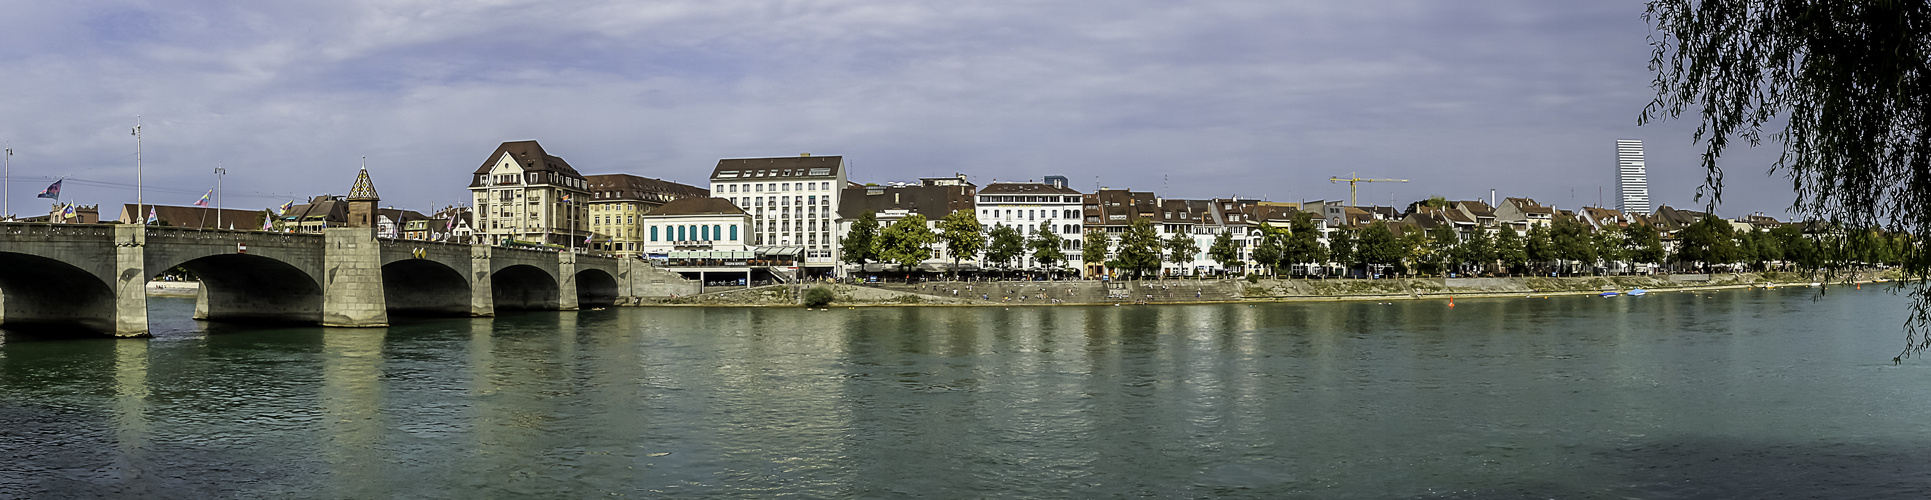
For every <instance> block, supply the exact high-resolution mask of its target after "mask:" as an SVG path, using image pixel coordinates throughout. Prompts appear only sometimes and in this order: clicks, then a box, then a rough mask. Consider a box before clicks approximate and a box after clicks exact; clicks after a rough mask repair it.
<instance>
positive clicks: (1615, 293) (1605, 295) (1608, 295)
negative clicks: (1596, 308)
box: [1596, 292, 1622, 297]
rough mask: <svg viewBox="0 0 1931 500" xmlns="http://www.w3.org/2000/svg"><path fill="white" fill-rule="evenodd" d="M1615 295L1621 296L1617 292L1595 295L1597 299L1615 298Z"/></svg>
mask: <svg viewBox="0 0 1931 500" xmlns="http://www.w3.org/2000/svg"><path fill="white" fill-rule="evenodd" d="M1617 295H1622V294H1621V293H1617V292H1603V293H1598V294H1596V296H1598V297H1615V296H1617Z"/></svg>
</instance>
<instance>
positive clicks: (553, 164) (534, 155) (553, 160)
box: [470, 141, 583, 186]
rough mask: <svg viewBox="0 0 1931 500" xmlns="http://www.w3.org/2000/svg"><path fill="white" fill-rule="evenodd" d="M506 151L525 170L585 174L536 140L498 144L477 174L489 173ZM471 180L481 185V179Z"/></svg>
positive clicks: (568, 175) (579, 176) (477, 170)
mask: <svg viewBox="0 0 1931 500" xmlns="http://www.w3.org/2000/svg"><path fill="white" fill-rule="evenodd" d="M504 153H508V154H509V155H510V157H511V158H515V159H516V164H517V165H518V166H521V167H523V171H524V172H554V173H557V174H560V175H563V176H564V177H577V178H582V177H583V174H579V173H577V169H575V168H572V167H570V163H569V162H566V161H563V159H562V158H558V157H555V156H550V154H549V153H546V152H544V151H543V145H541V144H537V143H536V141H511V142H505V143H503V144H502V145H500V146H497V147H496V151H495V152H493V153H490V154H489V158H485V159H483V166H480V167H476V174H478V175H481V174H487V173H489V170H490V168H491V167H495V166H496V160H499V159H502V158H503V154H504ZM470 182H471V184H470V185H471V186H480V185H481V184H478V182H480V181H470Z"/></svg>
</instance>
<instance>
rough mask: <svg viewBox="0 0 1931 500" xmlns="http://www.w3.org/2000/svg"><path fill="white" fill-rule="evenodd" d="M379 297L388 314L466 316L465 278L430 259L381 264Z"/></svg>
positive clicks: (468, 286)
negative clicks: (380, 294)
mask: <svg viewBox="0 0 1931 500" xmlns="http://www.w3.org/2000/svg"><path fill="white" fill-rule="evenodd" d="M382 295H383V297H384V298H385V299H386V300H387V301H388V304H387V307H388V310H389V314H392V315H405V316H468V315H469V295H470V284H469V279H467V278H465V277H464V276H463V273H462V272H461V271H457V270H456V269H454V268H451V267H449V265H448V264H446V263H443V262H440V261H437V260H433V259H406V260H397V261H394V262H390V263H387V264H383V265H382Z"/></svg>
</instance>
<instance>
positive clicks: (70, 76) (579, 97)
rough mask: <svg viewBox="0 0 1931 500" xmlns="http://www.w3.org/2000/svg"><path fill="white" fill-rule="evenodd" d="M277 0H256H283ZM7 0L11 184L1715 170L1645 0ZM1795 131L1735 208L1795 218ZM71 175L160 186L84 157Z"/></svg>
mask: <svg viewBox="0 0 1931 500" xmlns="http://www.w3.org/2000/svg"><path fill="white" fill-rule="evenodd" d="M257 4H259V5H257ZM8 11H9V12H8V15H7V16H5V17H4V18H0V95H5V96H7V98H6V99H4V100H0V140H6V141H9V143H10V145H11V147H12V148H13V149H14V150H15V155H14V156H13V168H12V178H13V182H12V187H11V189H10V190H9V192H10V193H11V195H12V198H13V199H12V201H11V206H12V210H13V211H14V212H15V213H19V214H22V215H34V214H39V213H44V211H43V210H44V208H45V207H46V204H45V203H44V201H45V200H36V199H34V198H33V195H34V194H35V193H37V192H38V191H39V190H40V189H41V188H43V187H45V186H46V184H47V182H49V181H50V180H51V179H52V178H54V177H59V176H72V177H75V178H77V179H82V180H88V181H96V182H110V183H124V184H131V183H133V182H134V179H135V168H134V163H135V162H134V149H135V144H134V140H133V137H132V136H130V135H129V128H130V127H132V126H133V124H134V117H135V115H142V117H143V118H142V120H143V124H144V138H145V140H144V151H145V154H144V157H145V161H144V163H145V176H144V177H145V180H144V182H145V184H146V185H148V186H150V187H151V188H152V189H151V190H149V191H148V192H147V195H146V198H147V200H148V201H149V202H151V203H163V204H176V205H183V204H187V203H190V202H192V201H193V200H194V199H195V198H197V197H198V196H199V193H200V192H202V191H205V190H207V189H208V188H210V187H212V185H213V184H214V181H213V178H212V173H211V172H212V169H213V168H214V167H216V166H217V165H219V166H222V167H225V168H227V169H228V172H229V175H228V176H227V177H226V180H225V185H226V191H227V193H228V196H227V201H226V203H225V204H226V205H227V206H229V207H231V208H259V207H269V206H274V205H279V204H280V203H281V202H282V201H286V200H287V199H289V198H297V199H306V197H308V196H312V195H317V194H327V193H333V194H342V193H346V192H347V191H348V188H349V184H350V183H351V182H352V181H353V179H354V175H355V169H356V168H357V166H358V164H359V162H360V161H361V158H362V157H364V156H366V157H368V165H369V168H370V172H371V174H372V175H373V177H374V179H375V181H376V185H377V187H378V189H379V190H380V191H381V193H382V196H383V199H384V204H386V205H393V206H397V207H402V208H413V209H418V210H426V209H429V208H432V207H435V206H441V205H445V204H452V203H457V202H460V201H462V200H464V199H465V198H466V191H465V190H464V186H465V185H466V181H467V174H468V173H469V172H470V171H472V170H474V169H475V168H476V167H477V166H478V165H479V164H481V163H483V161H484V160H485V159H486V158H485V157H486V156H487V155H488V154H489V153H490V151H491V150H493V149H494V148H495V146H496V145H497V144H498V143H500V142H503V141H509V140H525V139H536V140H539V141H541V142H542V143H543V145H544V146H545V148H546V149H548V150H549V151H550V152H551V153H552V154H555V155H558V156H562V157H564V158H565V159H567V160H569V161H570V162H571V164H572V165H574V166H576V167H577V168H578V169H579V170H581V171H583V172H584V173H593V174H594V173H619V172H621V173H631V174H637V175H643V176H649V177H658V178H664V179H669V180H674V181H680V182H686V183H691V184H698V185H702V184H703V183H704V180H705V179H704V176H705V175H707V174H708V173H709V170H710V168H711V167H712V166H713V165H714V164H715V163H716V162H717V160H718V159H719V158H740V157H756V156H778V155H795V154H799V153H803V152H810V153H813V154H815V155H844V156H846V157H847V158H848V159H849V161H850V165H851V172H852V177H853V180H857V181H860V182H887V181H910V180H914V179H916V178H918V177H925V176H942V175H950V174H952V173H954V172H962V173H966V174H969V175H971V176H972V177H973V180H974V181H975V182H978V183H980V184H981V185H983V184H985V183H987V182H989V181H991V180H994V179H999V180H1018V179H1037V178H1039V177H1041V176H1045V175H1065V176H1067V177H1069V178H1071V179H1072V180H1073V182H1074V187H1076V188H1079V189H1081V190H1091V189H1093V188H1094V187H1095V186H1100V185H1103V186H1107V187H1112V188H1123V187H1124V188H1132V189H1136V190H1153V191H1156V192H1159V193H1160V194H1161V195H1163V196H1167V197H1173V198H1206V197H1225V196H1241V197H1249V198H1251V197H1266V198H1270V199H1276V200H1282V201H1300V200H1314V199H1339V198H1345V197H1346V196H1347V186H1346V185H1345V184H1335V183H1331V182H1329V181H1328V180H1327V179H1328V178H1329V177H1331V176H1346V175H1347V174H1349V173H1359V174H1360V175H1361V176H1363V177H1389V178H1402V179H1409V180H1411V181H1412V182H1410V183H1406V184H1392V183H1390V184H1364V185H1363V189H1362V200H1363V203H1364V204H1365V203H1368V202H1375V203H1387V202H1388V201H1389V200H1390V199H1392V200H1393V201H1395V202H1396V203H1403V204H1405V203H1406V202H1408V201H1412V200H1415V199H1420V198H1425V197H1427V196H1430V195H1443V196H1447V197H1450V198H1454V199H1471V198H1477V197H1486V196H1488V193H1489V190H1490V189H1495V190H1497V191H1498V192H1499V194H1500V196H1527V197H1533V198H1536V199H1538V200H1540V201H1543V202H1546V203H1552V204H1555V205H1557V206H1560V207H1563V208H1574V207H1578V206H1582V205H1586V204H1595V202H1596V200H1597V199H1598V198H1597V193H1598V190H1599V189H1600V190H1601V192H1602V193H1603V198H1604V199H1605V200H1611V201H1609V203H1610V204H1611V205H1612V206H1613V189H1614V178H1613V176H1612V174H1613V171H1614V140H1615V139H1623V138H1635V139H1643V140H1644V141H1645V142H1646V145H1647V147H1648V149H1649V156H1648V160H1649V170H1650V177H1651V192H1652V199H1653V202H1654V203H1657V204H1669V205H1672V206H1678V207H1691V206H1699V205H1700V203H1698V202H1695V201H1693V199H1692V197H1693V196H1694V194H1695V188H1696V187H1697V186H1698V185H1700V184H1701V183H1702V180H1703V173H1702V170H1701V169H1700V167H1699V166H1698V165H1697V155H1698V153H1699V152H1700V151H1701V149H1700V147H1699V146H1697V145H1695V144H1692V143H1691V138H1690V133H1691V131H1692V130H1693V129H1694V125H1695V124H1694V123H1692V122H1684V121H1676V122H1667V123H1662V124H1652V125H1647V126H1641V127H1638V126H1637V125H1636V119H1637V116H1638V113H1639V112H1640V111H1641V110H1642V107H1643V105H1644V104H1646V103H1647V102H1648V101H1649V99H1650V98H1651V97H1652V95H1653V92H1652V90H1651V89H1650V88H1649V81H1650V79H1651V78H1652V74H1651V72H1650V71H1649V69H1648V68H1647V67H1646V66H1647V63H1648V61H1649V46H1648V42H1647V37H1648V36H1649V34H1650V32H1649V30H1648V29H1647V27H1646V26H1645V24H1644V23H1643V21H1642V19H1641V17H1640V15H1641V13H1642V11H1643V3H1642V2H1641V1H1640V0H1603V1H1594V2H1547V1H1507V0H1466V1H1455V2H1440V1H1392V0H1363V1H1355V2H1291V1H1253V2H1242V1H1190V2H1173V1H1152V0H1116V1H1109V2H1038V1H1027V2H1008V1H999V0H990V1H977V2H875V1H855V0H854V1H837V0H832V1H816V2H803V1H757V2H733V1H692V2H682V1H652V2H573V1H541V2H538V1H530V2H524V1H515V0H503V1H487V2H447V1H441V2H408V1H384V2H358V1H341V2H287V3H284V2H193V1H190V2H168V3H165V4H164V3H159V2H145V1H120V2H115V1H98V2H96V1H77V2H27V3H25V4H23V5H11V6H9V8H8ZM1775 154H1776V151H1775V146H1774V145H1767V146H1765V147H1760V148H1756V149H1754V150H1747V149H1746V150H1739V151H1734V152H1732V153H1731V154H1730V155H1729V156H1730V157H1729V158H1726V159H1725V161H1724V162H1723V163H1724V165H1725V166H1726V169H1727V170H1728V172H1729V177H1728V179H1727V183H1726V186H1727V189H1726V191H1725V197H1724V199H1725V202H1724V204H1723V205H1722V206H1721V207H1719V212H1721V213H1723V214H1725V215H1740V214H1743V213H1748V212H1759V211H1761V212H1769V213H1772V214H1777V215H1779V216H1783V213H1784V212H1783V209H1784V208H1785V207H1787V206H1789V205H1790V202H1791V201H1792V199H1793V195H1792V192H1791V190H1790V187H1789V182H1788V181H1786V180H1784V179H1783V178H1782V177H1781V176H1772V175H1770V174H1769V173H1768V168H1769V165H1770V162H1771V161H1772V160H1774V158H1775ZM66 188H67V189H66V192H65V194H66V196H65V197H64V198H63V200H65V201H76V202H81V203H87V204H92V203H104V204H109V205H112V204H114V203H131V202H132V201H133V198H134V193H133V190H132V189H131V188H124V187H119V186H110V185H100V184H89V183H82V182H75V183H69V184H68V185H67V186H66Z"/></svg>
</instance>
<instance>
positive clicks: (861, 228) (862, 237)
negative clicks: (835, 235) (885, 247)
mask: <svg viewBox="0 0 1931 500" xmlns="http://www.w3.org/2000/svg"><path fill="white" fill-rule="evenodd" d="M838 247H839V253H840V255H839V258H840V259H842V260H844V261H845V262H847V263H851V264H858V269H859V270H860V271H863V270H864V269H865V264H867V263H869V262H871V261H874V260H878V216H877V215H874V214H872V213H871V212H865V213H863V214H859V216H858V221H857V222H853V223H852V228H851V230H850V231H846V232H845V239H844V240H842V241H839V242H838Z"/></svg>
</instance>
